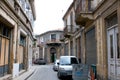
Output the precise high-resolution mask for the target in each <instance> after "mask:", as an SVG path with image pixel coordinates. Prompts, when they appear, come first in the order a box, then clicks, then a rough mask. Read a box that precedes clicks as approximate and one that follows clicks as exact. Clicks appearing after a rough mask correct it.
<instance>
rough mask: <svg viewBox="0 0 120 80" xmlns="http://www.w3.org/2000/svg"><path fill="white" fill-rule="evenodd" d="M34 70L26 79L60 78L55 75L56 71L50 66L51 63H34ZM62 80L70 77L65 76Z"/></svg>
mask: <svg viewBox="0 0 120 80" xmlns="http://www.w3.org/2000/svg"><path fill="white" fill-rule="evenodd" d="M35 66H36V70H35V72H34V74H33V75H31V76H30V77H29V78H28V79H27V80H60V79H58V77H57V72H55V71H54V70H53V69H52V68H53V65H35ZM64 80H71V79H70V78H69V79H68V78H65V79H64Z"/></svg>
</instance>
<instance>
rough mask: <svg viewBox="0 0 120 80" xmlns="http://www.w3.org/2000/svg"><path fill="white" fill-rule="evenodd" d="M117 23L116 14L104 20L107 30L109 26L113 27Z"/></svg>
mask: <svg viewBox="0 0 120 80" xmlns="http://www.w3.org/2000/svg"><path fill="white" fill-rule="evenodd" d="M117 23H118V20H117V14H115V15H112V16H110V17H108V18H106V26H107V27H108V28H109V27H111V26H114V25H116V24H117Z"/></svg>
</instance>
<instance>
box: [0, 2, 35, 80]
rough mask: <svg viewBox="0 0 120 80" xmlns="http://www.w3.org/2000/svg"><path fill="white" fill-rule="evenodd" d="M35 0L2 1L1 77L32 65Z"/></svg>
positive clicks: (0, 31) (0, 34)
mask: <svg viewBox="0 0 120 80" xmlns="http://www.w3.org/2000/svg"><path fill="white" fill-rule="evenodd" d="M35 19H36V16H35V7H34V0H1V1H0V77H2V76H5V75H7V74H11V75H12V76H13V78H14V77H16V76H18V75H19V72H20V71H21V70H27V69H29V68H30V66H31V65H32V45H33V43H32V42H33V40H34V38H33V25H34V24H33V23H34V20H35Z"/></svg>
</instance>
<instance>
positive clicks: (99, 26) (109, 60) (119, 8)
mask: <svg viewBox="0 0 120 80" xmlns="http://www.w3.org/2000/svg"><path fill="white" fill-rule="evenodd" d="M72 9H73V11H74V13H75V15H73V16H74V18H75V19H73V21H74V22H75V23H76V25H78V26H79V28H78V31H75V32H74V33H72V34H71V33H67V35H66V32H67V31H66V26H67V25H68V26H67V30H68V31H69V28H70V27H69V25H71V24H69V22H71V21H69V20H72V18H71V19H70V17H69V15H71V12H72ZM119 15H120V1H119V0H73V3H72V4H71V5H70V7H69V9H68V10H67V12H66V14H65V15H64V17H63V21H64V23H65V24H67V25H65V29H64V37H65V39H64V42H65V43H66V44H65V45H66V47H65V52H67V55H71V52H72V51H71V50H72V48H73V52H75V54H79V56H77V57H78V58H80V59H81V60H80V61H81V63H83V64H87V65H89V66H91V65H92V64H94V65H96V68H97V80H120V73H119V68H120V63H119V61H120V57H119V54H120V52H119V45H120V43H119V38H120V36H119V33H120V28H119V26H120V21H119V19H120V17H119ZM75 27H76V26H75V25H74V26H73V28H75ZM70 29H72V28H70ZM78 35H79V37H78V40H76V41H75V42H74V39H75V37H77V36H78ZM71 40H73V45H72V41H71ZM74 43H75V44H74ZM76 43H77V44H76ZM70 44H71V45H70ZM74 45H75V46H74ZM66 48H68V49H66ZM74 48H75V49H74ZM77 48H78V49H79V51H77V50H76V49H77Z"/></svg>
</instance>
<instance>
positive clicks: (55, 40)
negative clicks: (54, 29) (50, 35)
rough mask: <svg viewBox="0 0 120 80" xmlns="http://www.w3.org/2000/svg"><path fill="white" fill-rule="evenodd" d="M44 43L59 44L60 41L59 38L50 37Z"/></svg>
mask: <svg viewBox="0 0 120 80" xmlns="http://www.w3.org/2000/svg"><path fill="white" fill-rule="evenodd" d="M46 44H48V45H49V44H61V41H60V40H59V39H51V40H47V41H46Z"/></svg>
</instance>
